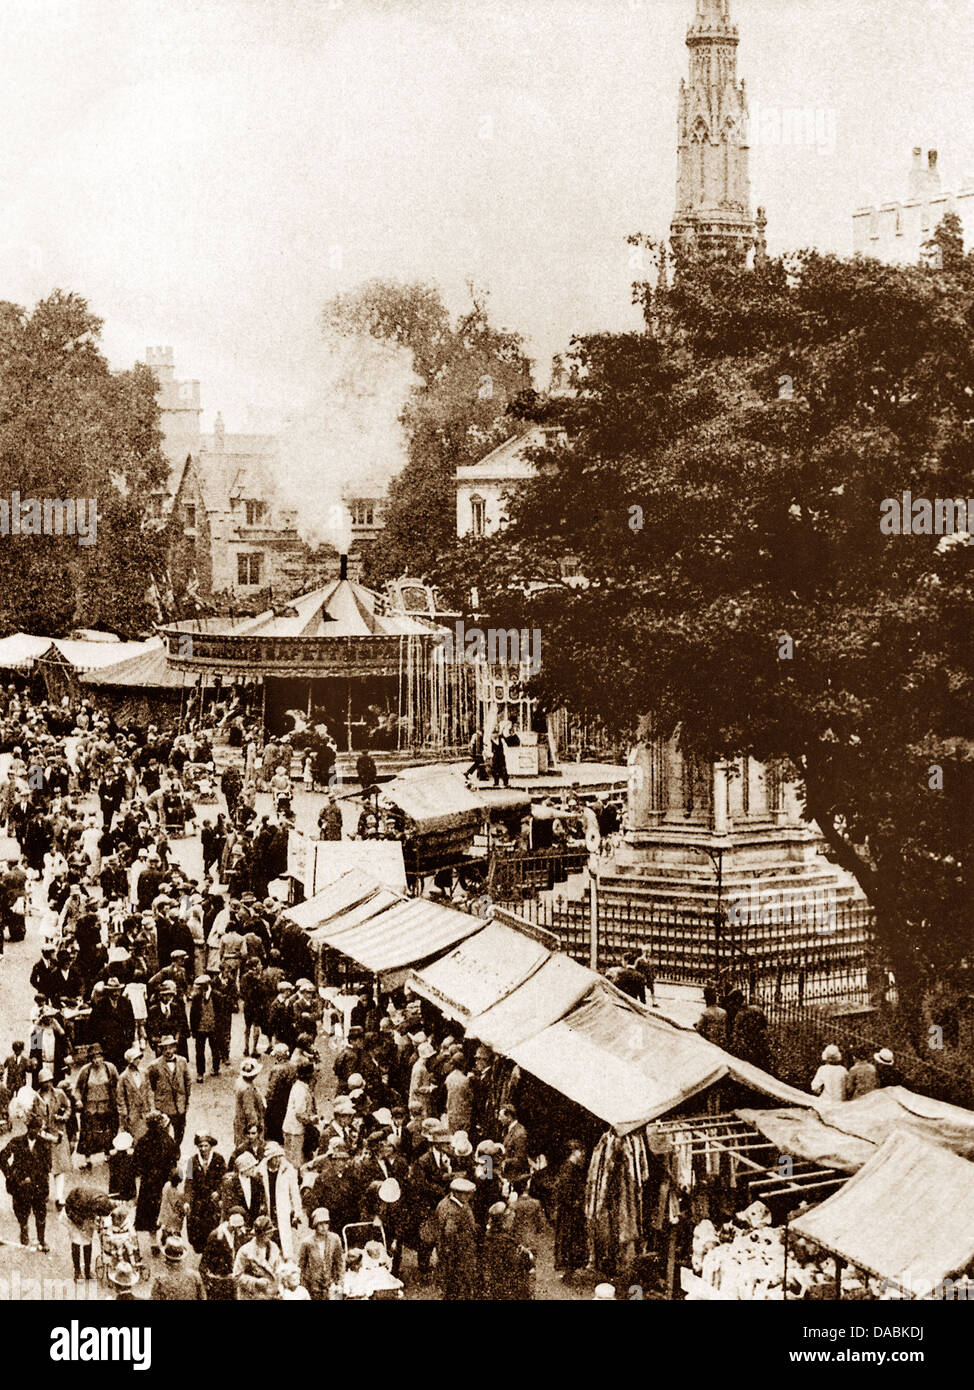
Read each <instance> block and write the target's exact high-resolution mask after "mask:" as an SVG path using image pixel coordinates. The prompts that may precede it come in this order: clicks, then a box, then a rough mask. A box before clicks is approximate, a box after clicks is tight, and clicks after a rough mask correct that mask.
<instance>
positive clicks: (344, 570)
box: [338, 555, 348, 579]
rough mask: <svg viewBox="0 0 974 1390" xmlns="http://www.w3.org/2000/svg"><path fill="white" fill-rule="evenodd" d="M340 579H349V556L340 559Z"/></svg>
mask: <svg viewBox="0 0 974 1390" xmlns="http://www.w3.org/2000/svg"><path fill="white" fill-rule="evenodd" d="M338 577H339V579H347V578H348V556H347V555H342V556H340V557H339V560H338Z"/></svg>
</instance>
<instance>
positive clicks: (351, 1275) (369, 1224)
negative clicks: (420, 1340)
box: [342, 1221, 405, 1301]
mask: <svg viewBox="0 0 974 1390" xmlns="http://www.w3.org/2000/svg"><path fill="white" fill-rule="evenodd" d="M342 1245H343V1246H344V1248H345V1282H344V1286H343V1288H342V1296H343V1297H344V1298H349V1299H353V1300H358V1301H364V1300H366V1299H370V1298H374V1299H377V1300H379V1299H396V1298H404V1297H405V1295H404V1293H403V1291H402V1288H403V1285H402V1280H401V1279H397V1278H396V1277H395V1275H394V1274H393V1273H392V1268H391V1266H392V1258H391V1256H390V1255H389V1249H388V1246H387V1244H386V1233H385V1228H384V1227H383V1225H382V1223H381V1222H380V1221H357V1222H355V1223H353V1224H352V1225H350V1226H343V1227H342Z"/></svg>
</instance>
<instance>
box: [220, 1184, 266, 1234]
mask: <svg viewBox="0 0 974 1390" xmlns="http://www.w3.org/2000/svg"><path fill="white" fill-rule="evenodd" d="M231 1207H243V1209H244V1211H245V1212H246V1213H247V1225H248V1226H252V1225H253V1224H254V1222H255V1221H256V1220H257V1218H258V1216H261V1215H263V1213H264V1212H265V1210H266V1207H267V1204H266V1202H265V1200H264V1184H263V1183H262V1182H261V1180H260V1174H259V1173H255V1174H254V1176H253V1177H252V1178H251V1179H250V1202H249V1203H248V1202H246V1201H245V1200H244V1192H243V1188H242V1187H241V1185H240V1179H239V1177H238V1176H237V1174H236V1173H228V1174H227V1176H226V1177H225V1178H224V1179H223V1182H222V1183H221V1184H220V1209H221V1212H222V1216H221V1218H220V1219H221V1220H222V1221H226V1219H227V1217H228V1216H229V1215H230V1209H231Z"/></svg>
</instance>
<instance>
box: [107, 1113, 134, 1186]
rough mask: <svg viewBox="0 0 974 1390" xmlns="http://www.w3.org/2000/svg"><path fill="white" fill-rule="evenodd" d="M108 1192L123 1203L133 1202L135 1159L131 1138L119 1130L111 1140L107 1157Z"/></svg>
mask: <svg viewBox="0 0 974 1390" xmlns="http://www.w3.org/2000/svg"><path fill="white" fill-rule="evenodd" d="M108 1192H109V1196H111V1197H117V1198H119V1200H121V1201H123V1202H134V1201H135V1159H134V1158H133V1155H132V1136H131V1134H127V1133H126V1132H125V1130H120V1131H119V1132H118V1134H116V1136H115V1138H114V1139H113V1140H112V1150H111V1153H110V1154H109V1155H108Z"/></svg>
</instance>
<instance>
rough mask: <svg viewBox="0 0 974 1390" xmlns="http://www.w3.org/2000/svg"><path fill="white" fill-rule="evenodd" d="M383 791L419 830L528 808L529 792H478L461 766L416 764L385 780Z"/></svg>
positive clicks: (476, 822) (474, 823)
mask: <svg viewBox="0 0 974 1390" xmlns="http://www.w3.org/2000/svg"><path fill="white" fill-rule="evenodd" d="M382 795H383V797H384V798H385V799H386V800H387V801H390V802H391V803H392V804H393V805H394V806H396V807H398V809H399V810H400V811H402V813H403V815H404V816H406V818H407V819H408V820H409V821H411V822H412V828H413V829H414V830H415V831H416V832H417V833H418V834H431V833H433V832H434V831H437V830H452V829H454V827H456V826H459V825H469V826H470V827H471V828H472V829H475V828H476V827H477V826H479V825H480V824H481V823H482V822H483V821H484V820H485V819H486V816H487V812H488V811H489V810H491V809H493V810H503V811H510V810H516V809H520V808H522V807H523V808H524V809H525V810H527V807H528V805H529V804H530V798H529V797H528V796H527V794H526V793H523V792H516V791H509V790H497V791H495V792H478V791H474V790H473V789H472V788H470V787H468V786H467V785H466V783H465V782H464V780H463V777H462V775H461V772H460V769H459V768H456V769H454V768H444V767H439V768H425V767H424V768H415V769H412V770H410V771H409V772H405V773H400V774H399V776H398V777H394V778H393V779H392V781H391V782H387V783H385V785H384V786H383V788H382Z"/></svg>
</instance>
